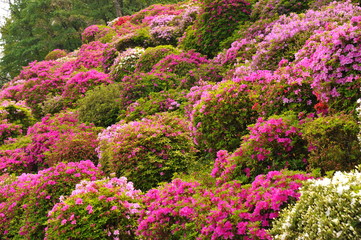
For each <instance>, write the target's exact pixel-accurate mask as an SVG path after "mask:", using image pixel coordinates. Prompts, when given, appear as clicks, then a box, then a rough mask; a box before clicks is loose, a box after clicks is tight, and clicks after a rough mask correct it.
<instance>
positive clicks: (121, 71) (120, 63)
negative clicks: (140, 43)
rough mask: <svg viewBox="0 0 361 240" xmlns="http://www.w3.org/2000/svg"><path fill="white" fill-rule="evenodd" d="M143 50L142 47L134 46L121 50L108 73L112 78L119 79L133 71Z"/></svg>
mask: <svg viewBox="0 0 361 240" xmlns="http://www.w3.org/2000/svg"><path fill="white" fill-rule="evenodd" d="M144 51H145V50H144V48H140V47H136V48H128V49H127V50H125V51H123V52H121V53H120V54H119V55H118V57H117V58H116V59H115V60H114V63H113V65H112V66H111V68H110V74H111V75H112V76H113V78H114V79H115V80H117V81H120V80H121V79H122V78H123V77H124V76H126V75H130V74H131V73H133V72H134V70H135V68H136V63H137V62H138V59H139V58H140V56H141V55H142V54H143V53H144Z"/></svg>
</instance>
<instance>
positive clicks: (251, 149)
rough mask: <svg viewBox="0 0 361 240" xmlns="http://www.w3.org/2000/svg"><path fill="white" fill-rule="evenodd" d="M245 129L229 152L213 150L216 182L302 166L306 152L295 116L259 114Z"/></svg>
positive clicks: (304, 164)
mask: <svg viewBox="0 0 361 240" xmlns="http://www.w3.org/2000/svg"><path fill="white" fill-rule="evenodd" d="M248 130H249V134H248V135H245V136H244V137H243V141H242V143H241V146H240V147H239V148H238V149H237V150H236V151H234V153H233V154H231V155H229V154H228V153H227V152H224V151H219V152H218V153H217V159H216V160H215V163H214V168H213V170H212V176H213V177H216V178H217V179H218V184H219V183H222V182H226V181H229V180H234V179H238V180H241V181H244V182H248V181H249V180H252V179H254V177H256V176H257V175H259V174H264V173H266V172H268V171H274V170H281V169H284V168H288V169H291V170H305V168H306V164H307V154H308V152H307V147H306V142H305V141H304V140H303V139H302V134H301V125H300V124H299V121H298V119H297V118H296V116H294V115H288V116H282V117H281V116H274V117H272V118H270V119H268V120H265V119H263V118H259V119H257V122H256V123H255V124H254V125H250V126H248Z"/></svg>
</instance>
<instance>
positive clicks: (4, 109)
mask: <svg viewBox="0 0 361 240" xmlns="http://www.w3.org/2000/svg"><path fill="white" fill-rule="evenodd" d="M0 120H6V121H7V122H9V123H13V124H17V125H20V126H21V128H22V129H23V130H24V131H25V130H26V129H27V128H28V127H30V126H31V125H33V124H34V123H35V121H36V120H35V118H34V116H33V114H32V113H31V109H30V108H29V107H28V106H27V105H26V103H25V102H24V101H20V102H15V101H11V100H3V101H1V102H0Z"/></svg>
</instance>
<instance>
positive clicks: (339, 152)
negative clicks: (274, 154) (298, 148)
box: [302, 114, 361, 172]
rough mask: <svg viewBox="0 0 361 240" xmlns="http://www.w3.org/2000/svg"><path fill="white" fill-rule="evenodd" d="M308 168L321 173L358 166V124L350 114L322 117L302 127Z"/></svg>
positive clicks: (360, 157) (360, 156)
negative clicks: (307, 154)
mask: <svg viewBox="0 0 361 240" xmlns="http://www.w3.org/2000/svg"><path fill="white" fill-rule="evenodd" d="M302 132H303V138H304V139H305V140H306V141H307V142H308V149H309V151H310V153H309V157H308V163H309V167H311V168H320V169H321V170H322V171H323V172H326V171H332V170H351V169H353V168H354V167H355V166H356V165H357V164H359V163H360V159H361V152H360V145H359V143H358V139H357V135H358V133H359V125H358V123H357V121H356V120H355V119H354V117H353V116H352V115H347V114H337V115H332V116H321V117H319V118H316V119H315V120H313V121H309V122H306V123H305V124H304V125H303V130H302Z"/></svg>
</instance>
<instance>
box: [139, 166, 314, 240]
mask: <svg viewBox="0 0 361 240" xmlns="http://www.w3.org/2000/svg"><path fill="white" fill-rule="evenodd" d="M308 178H310V177H309V176H307V175H305V174H302V173H297V172H287V171H283V172H277V171H273V172H270V173H268V174H267V175H260V176H258V177H257V178H256V179H255V180H254V182H253V183H252V184H251V185H247V186H242V185H241V184H240V183H239V182H237V181H232V182H227V183H225V184H223V185H222V186H219V187H217V188H205V187H204V186H202V185H200V183H198V182H196V181H183V180H181V179H175V180H173V181H172V182H171V183H168V184H165V185H164V186H161V187H159V188H156V189H152V190H150V191H149V192H148V193H147V194H146V195H145V197H144V205H145V209H144V210H143V211H142V212H141V217H140V219H139V227H138V231H137V234H138V235H139V236H140V237H141V238H142V239H170V238H174V239H239V238H247V239H248V238H249V239H271V235H270V234H269V233H268V232H267V231H266V230H267V229H268V228H269V227H270V226H271V222H272V221H273V219H274V218H276V217H277V216H278V214H279V212H280V210H281V209H283V208H284V207H286V206H287V204H289V203H292V202H294V201H295V200H297V199H298V198H299V196H300V194H299V192H298V189H299V188H300V187H301V186H302V182H303V181H304V180H306V179H308Z"/></svg>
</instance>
